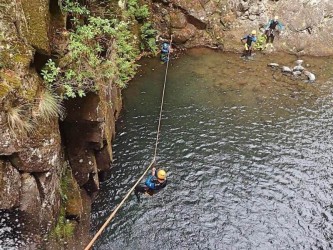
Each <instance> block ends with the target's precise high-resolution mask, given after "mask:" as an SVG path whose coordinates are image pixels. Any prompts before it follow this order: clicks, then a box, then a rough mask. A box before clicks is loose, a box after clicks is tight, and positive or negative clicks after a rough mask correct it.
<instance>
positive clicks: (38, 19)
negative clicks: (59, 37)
mask: <svg viewBox="0 0 333 250" xmlns="http://www.w3.org/2000/svg"><path fill="white" fill-rule="evenodd" d="M22 7H23V11H24V14H25V18H26V20H27V26H26V27H24V26H23V27H22V28H23V33H24V36H25V37H27V39H28V42H29V43H30V44H31V46H33V47H34V48H35V49H36V50H38V51H39V52H41V53H44V54H50V42H49V38H48V32H49V25H50V13H49V1H40V0H23V1H22Z"/></svg>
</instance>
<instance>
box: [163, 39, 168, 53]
mask: <svg viewBox="0 0 333 250" xmlns="http://www.w3.org/2000/svg"><path fill="white" fill-rule="evenodd" d="M169 48H170V45H169V44H168V43H167V42H164V43H163V44H162V52H164V53H168V52H169Z"/></svg>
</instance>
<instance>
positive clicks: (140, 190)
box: [134, 185, 147, 202]
mask: <svg viewBox="0 0 333 250" xmlns="http://www.w3.org/2000/svg"><path fill="white" fill-rule="evenodd" d="M146 190H147V187H146V186H140V185H138V186H136V187H135V189H134V194H135V196H136V198H137V200H138V202H140V194H139V193H142V194H144V193H145V192H146Z"/></svg>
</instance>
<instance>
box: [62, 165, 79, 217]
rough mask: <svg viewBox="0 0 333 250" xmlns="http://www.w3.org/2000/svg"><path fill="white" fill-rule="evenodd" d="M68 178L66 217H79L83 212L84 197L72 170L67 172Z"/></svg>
mask: <svg viewBox="0 0 333 250" xmlns="http://www.w3.org/2000/svg"><path fill="white" fill-rule="evenodd" d="M66 178H67V180H66V182H67V183H66V185H67V188H66V198H67V201H66V204H65V211H66V217H72V218H77V219H79V218H80V217H81V214H82V198H81V194H80V187H79V185H78V184H77V182H76V181H75V179H74V178H73V175H72V174H71V172H70V171H68V173H67V177H66Z"/></svg>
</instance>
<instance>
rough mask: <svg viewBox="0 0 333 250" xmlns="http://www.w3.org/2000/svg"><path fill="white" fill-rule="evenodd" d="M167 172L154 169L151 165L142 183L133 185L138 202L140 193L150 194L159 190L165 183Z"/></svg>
mask: <svg viewBox="0 0 333 250" xmlns="http://www.w3.org/2000/svg"><path fill="white" fill-rule="evenodd" d="M166 176H167V173H166V172H165V170H163V169H159V170H158V171H156V168H155V167H153V168H152V171H151V174H150V175H149V176H148V177H147V179H146V181H145V184H144V185H138V186H136V187H135V190H134V193H135V195H136V198H137V199H138V202H140V193H143V194H148V195H150V196H152V195H154V194H156V193H157V192H159V191H161V189H163V188H165V187H166V185H167V179H166Z"/></svg>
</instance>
